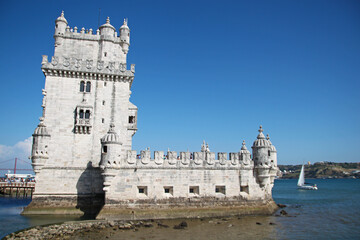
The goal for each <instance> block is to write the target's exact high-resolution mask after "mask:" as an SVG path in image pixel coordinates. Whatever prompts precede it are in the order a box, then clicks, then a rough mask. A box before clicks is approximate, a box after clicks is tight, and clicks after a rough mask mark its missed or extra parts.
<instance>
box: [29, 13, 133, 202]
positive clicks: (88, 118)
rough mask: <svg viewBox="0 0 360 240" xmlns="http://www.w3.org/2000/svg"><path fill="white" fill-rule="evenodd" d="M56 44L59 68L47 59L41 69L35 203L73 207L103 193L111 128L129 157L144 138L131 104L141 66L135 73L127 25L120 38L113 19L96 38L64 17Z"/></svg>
mask: <svg viewBox="0 0 360 240" xmlns="http://www.w3.org/2000/svg"><path fill="white" fill-rule="evenodd" d="M54 39H55V50H54V56H52V58H51V62H49V61H48V57H47V56H43V59H42V63H41V64H42V68H41V69H42V71H43V73H44V75H45V77H46V79H45V89H44V90H43V95H44V99H43V105H42V107H43V116H42V118H41V122H40V124H39V126H38V128H37V129H36V130H35V133H34V135H33V139H34V140H33V150H32V162H33V166H34V169H35V171H36V178H37V185H36V190H35V193H34V201H33V204H36V202H37V199H38V200H39V201H38V202H41V201H40V199H41V198H50V197H51V198H57V199H63V200H64V199H65V200H69V204H70V205H71V204H74V202H73V200H72V199H74V198H76V199H77V198H78V196H79V194H80V195H83V196H84V197H85V196H95V195H100V196H101V194H103V186H102V181H101V180H102V177H101V176H100V174H101V173H100V169H99V164H100V159H101V151H99V149H101V148H102V145H101V144H102V142H101V141H100V139H101V138H102V137H103V136H104V135H105V134H106V133H107V132H108V130H109V127H110V125H111V126H112V127H111V129H110V131H111V133H113V134H116V136H118V141H119V142H121V143H122V145H121V151H122V153H124V152H126V151H127V150H131V145H132V136H133V135H134V134H135V133H136V131H137V107H136V106H135V105H134V104H132V103H131V102H130V101H129V98H130V95H131V90H130V88H131V84H132V82H133V80H134V72H135V66H134V65H131V66H130V68H131V70H128V69H127V61H126V58H127V54H128V51H129V46H130V29H129V27H128V26H127V21H126V20H125V21H124V23H123V25H122V26H121V27H120V29H119V35H118V32H117V31H116V29H115V28H114V27H113V26H112V25H111V24H110V19H109V18H107V20H106V23H105V24H103V25H102V26H100V27H99V29H98V30H96V31H95V32H94V31H93V30H92V29H85V28H81V29H78V28H77V27H76V26H75V27H73V28H71V27H70V26H69V25H68V22H67V20H66V19H65V16H64V12H62V13H61V16H60V17H58V18H57V19H56V21H55V34H54ZM114 125H115V126H116V128H115V127H114ZM103 144H108V143H107V142H104V141H103ZM110 144H111V143H110ZM122 153H121V152H120V153H118V154H119V155H120V154H122ZM122 155H124V154H122ZM99 176H100V177H99ZM79 179H82V180H84V179H86V180H88V183H87V184H86V183H84V182H86V181H80V180H79ZM71 202H72V203H71ZM76 204H78V202H76Z"/></svg>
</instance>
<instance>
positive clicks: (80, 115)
mask: <svg viewBox="0 0 360 240" xmlns="http://www.w3.org/2000/svg"><path fill="white" fill-rule="evenodd" d="M79 118H80V119H83V118H84V110H82V109H81V110H80V112H79Z"/></svg>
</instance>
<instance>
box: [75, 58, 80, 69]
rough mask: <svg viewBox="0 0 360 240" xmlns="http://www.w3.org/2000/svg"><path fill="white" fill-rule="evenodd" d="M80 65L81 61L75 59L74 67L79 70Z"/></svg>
mask: <svg viewBox="0 0 360 240" xmlns="http://www.w3.org/2000/svg"><path fill="white" fill-rule="evenodd" d="M80 64H81V59H78V58H75V67H76V68H79V67H80Z"/></svg>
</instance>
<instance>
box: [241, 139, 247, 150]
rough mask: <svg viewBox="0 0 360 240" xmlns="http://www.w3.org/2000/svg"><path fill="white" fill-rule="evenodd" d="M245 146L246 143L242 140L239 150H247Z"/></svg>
mask: <svg viewBox="0 0 360 240" xmlns="http://www.w3.org/2000/svg"><path fill="white" fill-rule="evenodd" d="M245 144H246V143H245V140H243V142H242V147H241V150H247V148H246V145H245Z"/></svg>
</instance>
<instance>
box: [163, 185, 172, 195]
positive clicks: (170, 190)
mask: <svg viewBox="0 0 360 240" xmlns="http://www.w3.org/2000/svg"><path fill="white" fill-rule="evenodd" d="M164 193H165V194H170V195H173V193H174V187H172V186H165V187H164Z"/></svg>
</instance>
